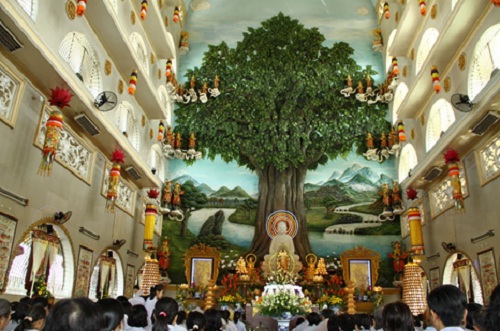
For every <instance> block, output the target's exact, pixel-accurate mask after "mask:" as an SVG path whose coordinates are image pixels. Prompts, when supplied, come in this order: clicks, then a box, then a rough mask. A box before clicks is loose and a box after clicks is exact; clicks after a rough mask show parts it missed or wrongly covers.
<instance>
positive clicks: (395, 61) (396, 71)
mask: <svg viewBox="0 0 500 331" xmlns="http://www.w3.org/2000/svg"><path fill="white" fill-rule="evenodd" d="M392 73H393V75H394V76H397V75H399V67H398V59H397V58H396V57H393V58H392Z"/></svg>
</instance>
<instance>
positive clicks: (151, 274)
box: [141, 256, 160, 295]
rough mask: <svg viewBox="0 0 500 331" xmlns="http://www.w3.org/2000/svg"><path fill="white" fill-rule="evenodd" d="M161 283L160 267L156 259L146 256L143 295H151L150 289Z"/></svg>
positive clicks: (143, 273)
mask: <svg viewBox="0 0 500 331" xmlns="http://www.w3.org/2000/svg"><path fill="white" fill-rule="evenodd" d="M159 283H160V266H159V264H158V260H157V259H155V258H154V257H150V256H146V258H145V259H144V267H143V272H142V288H141V290H142V293H143V294H144V295H149V289H150V288H151V287H153V286H155V285H157V284H159Z"/></svg>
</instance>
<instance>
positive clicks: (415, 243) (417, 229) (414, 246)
mask: <svg viewBox="0 0 500 331" xmlns="http://www.w3.org/2000/svg"><path fill="white" fill-rule="evenodd" d="M408 226H409V227H410V244H411V250H410V252H411V253H410V254H411V255H412V257H413V260H414V261H419V262H420V260H421V259H422V258H423V256H424V255H425V251H424V236H423V235H422V217H421V215H420V209H419V208H418V207H411V208H408Z"/></svg>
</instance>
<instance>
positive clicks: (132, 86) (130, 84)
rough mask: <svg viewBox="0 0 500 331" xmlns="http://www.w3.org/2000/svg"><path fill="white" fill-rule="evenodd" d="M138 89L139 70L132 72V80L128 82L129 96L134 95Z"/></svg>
mask: <svg viewBox="0 0 500 331" xmlns="http://www.w3.org/2000/svg"><path fill="white" fill-rule="evenodd" d="M136 89H137V70H134V71H132V74H130V80H129V81H128V94H130V95H134V94H135V90H136Z"/></svg>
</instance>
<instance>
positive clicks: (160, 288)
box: [149, 284, 163, 300]
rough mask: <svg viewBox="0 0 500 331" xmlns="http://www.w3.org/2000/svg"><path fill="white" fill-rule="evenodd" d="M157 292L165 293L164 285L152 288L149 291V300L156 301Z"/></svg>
mask: <svg viewBox="0 0 500 331" xmlns="http://www.w3.org/2000/svg"><path fill="white" fill-rule="evenodd" d="M157 291H163V285H161V284H156V285H155V286H151V288H150V289H149V299H151V300H152V299H154V298H155V297H156V292H157Z"/></svg>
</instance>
